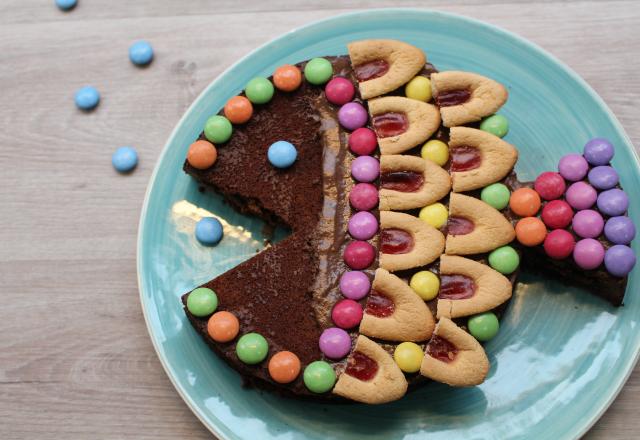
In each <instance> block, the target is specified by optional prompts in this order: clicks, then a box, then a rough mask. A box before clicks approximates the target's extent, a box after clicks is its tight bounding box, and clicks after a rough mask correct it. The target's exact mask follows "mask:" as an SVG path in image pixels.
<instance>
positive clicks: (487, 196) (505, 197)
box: [480, 183, 511, 210]
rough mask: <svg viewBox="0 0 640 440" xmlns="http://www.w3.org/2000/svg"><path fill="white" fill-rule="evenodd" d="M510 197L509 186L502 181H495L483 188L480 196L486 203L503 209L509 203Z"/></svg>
mask: <svg viewBox="0 0 640 440" xmlns="http://www.w3.org/2000/svg"><path fill="white" fill-rule="evenodd" d="M509 197H511V193H510V192H509V188H507V186H506V185H503V184H502V183H493V184H491V185H489V186H487V187H486V188H484V189H483V190H482V192H481V193H480V198H481V199H482V201H483V202H485V203H486V204H488V205H490V206H493V207H494V208H496V209H497V210H501V209H504V208H506V207H507V205H508V204H509Z"/></svg>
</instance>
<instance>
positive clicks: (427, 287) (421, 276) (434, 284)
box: [409, 270, 440, 301]
mask: <svg viewBox="0 0 640 440" xmlns="http://www.w3.org/2000/svg"><path fill="white" fill-rule="evenodd" d="M409 286H411V288H412V289H413V291H414V292H416V293H417V294H418V296H420V298H422V299H423V300H425V301H431V300H432V299H434V298H435V297H436V296H438V291H439V290H440V279H439V278H438V276H437V275H436V274H435V273H433V272H429V271H428V270H421V271H420V272H416V273H414V274H413V276H412V277H411V281H410V282H409Z"/></svg>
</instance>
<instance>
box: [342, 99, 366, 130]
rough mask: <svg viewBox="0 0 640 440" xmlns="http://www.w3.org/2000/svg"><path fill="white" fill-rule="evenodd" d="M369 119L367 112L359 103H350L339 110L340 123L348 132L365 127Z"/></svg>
mask: <svg viewBox="0 0 640 440" xmlns="http://www.w3.org/2000/svg"><path fill="white" fill-rule="evenodd" d="M368 119H369V114H368V113H367V110H366V109H365V108H364V107H363V106H362V104H360V103H358V102H348V103H346V104H345V105H343V106H342V107H340V110H338V121H339V122H340V125H342V126H343V127H344V128H346V129H347V130H355V129H357V128H360V127H364V125H365V124H366V123H367V120H368Z"/></svg>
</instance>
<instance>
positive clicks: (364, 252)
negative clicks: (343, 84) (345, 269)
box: [344, 241, 376, 270]
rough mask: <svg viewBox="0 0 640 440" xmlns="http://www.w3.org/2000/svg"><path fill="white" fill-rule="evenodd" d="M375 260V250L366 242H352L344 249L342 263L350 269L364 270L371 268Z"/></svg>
mask: <svg viewBox="0 0 640 440" xmlns="http://www.w3.org/2000/svg"><path fill="white" fill-rule="evenodd" d="M375 258H376V251H375V249H374V248H373V246H371V245H370V244H369V243H367V242H366V241H352V242H351V243H349V244H348V245H347V247H346V248H345V249H344V262H345V263H347V265H348V266H349V267H350V268H351V269H355V270H362V269H366V268H367V267H369V266H371V263H373V260H375Z"/></svg>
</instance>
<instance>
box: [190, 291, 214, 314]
mask: <svg viewBox="0 0 640 440" xmlns="http://www.w3.org/2000/svg"><path fill="white" fill-rule="evenodd" d="M217 308H218V295H216V293H215V292H214V291H213V290H211V289H207V288H206V287H198V288H197V289H194V290H192V291H191V293H190V294H189V296H188V297H187V309H188V310H189V312H191V314H192V315H195V316H198V317H203V316H209V315H211V314H212V313H213V312H215V311H216V309H217Z"/></svg>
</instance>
